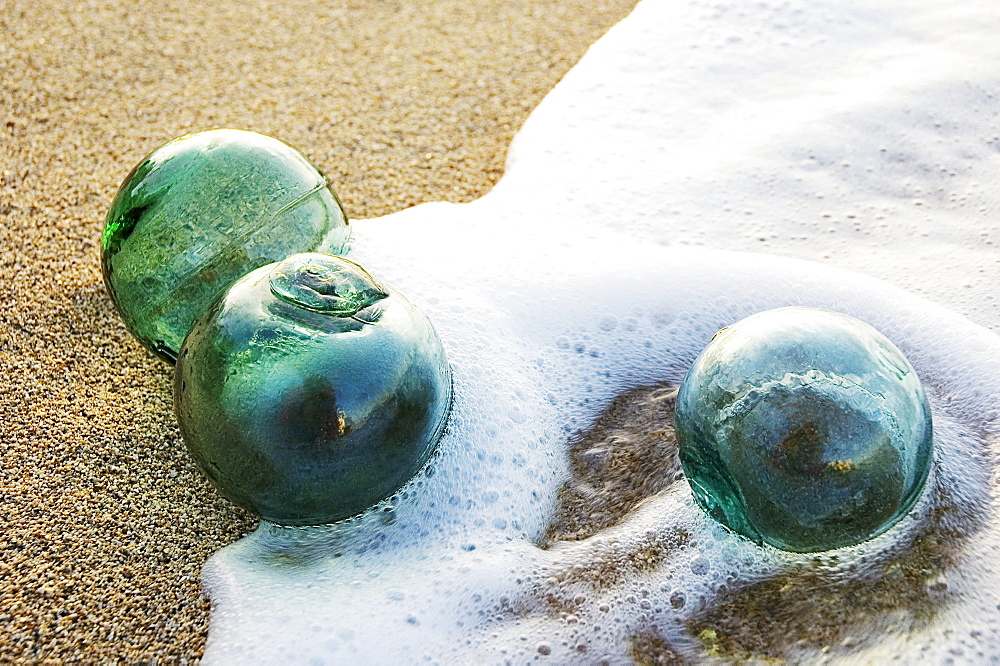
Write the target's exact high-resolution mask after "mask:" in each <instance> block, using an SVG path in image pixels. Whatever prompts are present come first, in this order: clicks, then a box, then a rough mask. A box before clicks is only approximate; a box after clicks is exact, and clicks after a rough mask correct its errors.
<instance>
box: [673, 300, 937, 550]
mask: <svg viewBox="0 0 1000 666" xmlns="http://www.w3.org/2000/svg"><path fill="white" fill-rule="evenodd" d="M675 422H676V426H677V438H678V443H679V446H680V458H681V463H682V465H683V468H684V472H685V474H686V475H687V477H688V480H689V481H690V483H691V488H692V490H693V493H694V497H695V499H696V500H697V502H698V504H699V505H700V506H701V507H702V508H703V509H704V510H705V511H706V512H707V513H708V514H709V515H711V516H712V517H713V518H715V519H716V520H718V521H719V522H721V523H722V524H723V525H726V526H727V527H729V528H731V529H732V530H734V531H736V532H738V533H740V534H742V535H744V536H746V537H748V538H750V539H753V540H754V541H756V542H757V543H761V542H766V543H768V544H770V545H772V546H774V547H776V548H780V549H782V550H787V551H795V552H816V551H824V550H831V549H834V548H840V547H844V546H850V545H854V544H857V543H860V542H862V541H865V540H867V539H870V538H872V537H873V536H876V535H878V534H880V533H882V532H884V531H885V530H887V529H889V528H890V527H891V526H892V525H893V524H895V523H896V522H898V521H899V520H900V519H901V518H902V517H903V516H904V515H905V514H906V513H907V511H909V510H910V509H911V508H912V506H913V504H914V502H916V500H917V498H918V497H919V496H920V492H921V490H922V489H923V487H924V484H925V481H926V479H927V475H928V472H929V469H930V462H931V457H932V440H933V430H932V424H931V413H930V408H929V406H928V403H927V398H926V396H925V394H924V391H923V388H922V387H921V385H920V381H919V379H918V377H917V375H916V373H915V372H914V370H913V367H912V366H911V365H910V363H909V362H908V361H907V360H906V358H905V357H904V356H903V354H902V353H901V352H900V351H899V350H898V349H897V348H896V347H895V346H894V345H893V344H892V343H891V342H890V341H889V340H888V339H886V338H885V337H884V336H883V335H882V334H880V333H879V332H878V331H876V330H875V329H874V328H872V327H870V326H868V325H867V324H865V323H863V322H861V321H859V320H857V319H854V318H852V317H848V316H846V315H842V314H838V313H835V312H829V311H826V310H820V309H815V308H804V307H788V308H779V309H777V310H770V311H767V312H762V313H759V314H756V315H753V316H751V317H748V318H746V319H744V320H742V321H740V322H739V323H736V324H734V325H732V326H729V327H728V328H724V329H722V330H721V331H719V333H717V334H716V336H715V337H714V338H713V339H712V341H711V342H710V343H709V345H708V346H707V347H706V348H705V349H704V350H703V351H702V352H701V354H700V355H699V356H698V358H697V359H696V360H695V362H694V365H693V366H692V367H691V370H690V371H689V372H688V374H687V376H686V377H685V379H684V381H683V382H682V384H681V388H680V392H679V394H678V397H677V406H676V410H675Z"/></svg>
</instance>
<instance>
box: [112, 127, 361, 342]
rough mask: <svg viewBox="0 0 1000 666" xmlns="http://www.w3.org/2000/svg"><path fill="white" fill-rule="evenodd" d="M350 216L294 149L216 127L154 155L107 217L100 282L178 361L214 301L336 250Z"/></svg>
mask: <svg viewBox="0 0 1000 666" xmlns="http://www.w3.org/2000/svg"><path fill="white" fill-rule="evenodd" d="M348 236H349V228H348V226H347V218H346V217H345V216H344V212H343V210H342V208H341V206H340V202H339V201H338V199H337V196H336V195H335V194H334V192H333V190H332V189H331V188H330V187H329V185H328V184H327V181H326V177H325V176H324V175H323V174H322V173H321V172H320V171H319V169H317V168H316V167H315V166H314V165H313V164H312V163H311V162H309V160H307V159H306V158H305V157H304V156H303V155H302V154H301V153H299V152H298V151H297V150H295V149H294V148H291V147H290V146H288V145H286V144H284V143H282V142H281V141H278V140H277V139H272V138H271V137H267V136H263V135H261V134H257V133H255V132H245V131H240V130H229V129H224V130H213V131H209V132H201V133H199V134H192V135H189V136H185V137H181V138H179V139H176V140H174V141H171V142H170V143H167V144H166V145H164V146H162V147H160V148H158V149H157V150H155V151H154V152H153V153H152V154H150V155H149V156H148V157H147V158H146V159H144V160H143V161H142V162H141V163H140V164H139V165H138V166H137V167H136V168H135V169H134V170H133V171H132V173H130V174H129V176H128V177H127V178H126V179H125V182H123V183H122V185H121V188H120V189H119V190H118V194H117V195H116V196H115V199H114V201H113V203H112V204H111V209H110V210H109V211H108V216H107V221H106V223H105V228H104V235H103V238H102V244H101V255H102V262H103V268H104V279H105V282H106V284H107V286H108V290H109V291H110V292H111V296H112V298H113V299H114V301H115V304H116V305H117V307H118V311H119V312H120V313H121V315H122V318H123V319H124V320H125V324H126V325H127V326H128V328H129V330H130V331H131V332H132V333H133V334H134V335H135V336H136V337H137V338H138V339H139V341H140V342H142V344H144V345H145V346H146V347H148V348H149V349H151V350H152V351H153V352H155V353H156V354H158V355H159V356H161V357H162V358H164V359H166V360H168V361H171V362H173V361H174V360H175V359H176V357H177V350H178V349H179V348H180V345H181V342H182V341H183V340H184V336H185V335H186V334H187V332H188V331H189V330H190V329H191V325H192V323H193V322H194V320H195V319H196V318H197V317H199V316H200V315H201V314H202V313H203V312H205V310H207V309H208V306H209V305H210V304H211V303H212V301H213V300H215V298H216V297H217V296H218V295H219V294H220V293H222V291H224V290H225V289H226V287H228V286H229V285H230V284H232V283H233V282H235V281H236V280H237V279H239V278H240V277H242V276H244V275H246V274H247V273H249V272H250V271H251V270H253V269H255V268H258V267H260V266H263V265H265V264H269V263H271V262H274V261H279V260H281V259H284V258H285V257H287V256H289V255H291V254H294V253H296V252H303V251H312V250H322V251H324V252H330V253H332V254H339V253H342V252H343V251H344V249H345V248H346V243H347V240H348Z"/></svg>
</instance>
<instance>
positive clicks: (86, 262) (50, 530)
mask: <svg viewBox="0 0 1000 666" xmlns="http://www.w3.org/2000/svg"><path fill="white" fill-rule="evenodd" d="M633 4H634V2H633V0H604V1H602V2H597V3H579V2H576V1H575V0H552V1H548V2H529V1H528V0H519V1H518V2H513V3H512V2H504V1H502V0H474V1H468V0H461V1H453V0H447V1H440V2H432V1H430V0H428V1H426V2H412V3H402V2H375V1H371V2H347V1H343V2H338V3H336V4H333V3H330V4H326V5H321V4H320V3H310V2H296V1H287V2H282V3H280V4H279V3H269V2H266V1H263V0H260V1H256V2H252V3H241V4H240V6H239V7H236V6H224V7H212V6H211V5H210V4H209V3H195V2H190V1H185V2H175V3H170V4H169V6H168V5H163V4H160V5H149V6H143V7H141V8H139V7H137V8H131V9H126V8H120V7H118V6H117V3H111V2H105V1H101V2H81V3H59V2H52V3H41V4H39V3H28V2H21V1H20V0H13V1H7V0H0V123H2V125H0V234H2V235H3V242H2V243H0V251H2V257H0V265H2V270H3V276H4V278H5V279H4V280H3V286H2V287H0V290H2V301H0V302H2V306H0V371H2V373H3V375H2V376H3V382H4V387H3V388H4V390H3V391H2V392H0V410H2V415H3V426H2V431H0V432H2V438H0V450H2V466H0V473H2V475H3V481H2V486H0V512H2V516H3V528H2V529H0V552H2V554H0V661H3V662H9V661H30V662H35V661H43V660H45V659H57V660H59V659H62V660H70V659H73V660H79V661H83V662H96V661H111V660H117V659H124V660H126V661H144V662H146V661H152V660H154V659H157V660H162V661H167V662H171V663H173V662H183V661H186V660H192V659H196V658H197V657H198V656H200V654H201V651H202V649H203V647H204V641H205V635H206V632H207V620H208V605H207V602H206V601H205V600H204V599H203V598H202V597H201V596H200V594H199V586H198V576H199V572H200V569H201V566H202V564H203V563H204V561H205V559H206V558H207V557H208V556H209V555H210V554H211V553H212V552H214V551H215V550H217V549H218V548H219V547H221V546H223V545H225V544H226V543H230V542H232V541H233V540H235V539H237V538H239V537H240V536H241V535H243V534H245V533H246V532H247V531H248V530H251V529H252V528H253V526H254V524H255V521H254V520H252V519H251V518H250V517H249V516H247V515H245V514H243V513H241V512H239V511H237V510H235V509H234V508H233V507H231V506H230V505H229V504H228V503H226V502H225V501H224V500H222V499H221V498H219V497H218V496H217V495H216V494H215V493H214V491H212V489H211V488H210V487H209V486H208V485H207V483H206V482H204V481H203V480H202V478H201V476H200V474H199V473H198V472H197V470H196V469H195V468H194V466H193V464H192V463H191V462H190V461H189V460H188V458H187V456H186V453H185V452H184V450H183V445H182V443H181V441H180V439H179V435H178V432H177V429H176V427H175V425H174V421H173V415H172V410H171V396H170V381H171V377H170V368H168V367H167V366H166V365H164V364H162V363H161V362H159V361H157V360H156V359H155V358H153V357H152V355H151V354H149V353H147V352H145V351H144V350H143V349H142V348H141V347H140V346H139V345H138V343H136V342H135V341H134V340H132V339H131V337H130V336H129V335H128V334H127V332H126V331H125V329H124V326H123V325H122V324H121V322H120V320H119V319H118V317H117V315H116V313H115V312H114V310H113V308H112V306H111V303H110V300H109V299H108V297H107V295H106V294H105V291H104V287H103V284H102V283H101V276H100V268H99V260H98V241H99V234H100V229H101V227H102V224H103V218H104V214H105V211H106V210H107V206H108V204H109V203H110V201H111V198H112V196H113V195H114V192H115V190H116V188H117V187H118V184H119V183H120V182H121V180H122V178H124V176H125V175H126V174H127V173H128V171H129V170H130V169H131V168H132V166H133V165H134V164H135V163H136V162H137V161H138V160H140V159H141V158H142V157H143V156H144V155H145V154H146V153H148V152H149V151H150V150H152V149H153V148H155V147H156V146H158V145H159V144H161V143H163V142H164V141H166V140H168V139H170V138H172V137H174V136H178V135H180V134H184V133H186V132H190V131H195V130H201V129H209V128H213V127H240V128H245V129H252V130H256V131H260V132H264V133H267V134H272V135H274V136H277V137H279V138H281V139H283V140H284V141H286V142H288V143H291V144H292V145H294V146H296V147H298V148H299V149H300V150H302V151H303V152H304V153H305V154H306V155H308V156H309V157H310V158H311V159H312V160H313V161H314V162H316V163H317V164H318V165H319V166H320V167H321V168H322V169H323V170H324V171H325V172H326V173H327V175H328V176H329V178H330V180H331V182H332V183H333V184H334V186H335V188H336V190H337V192H338V194H339V195H340V196H341V199H342V200H343V203H344V205H345V208H346V209H347V212H348V215H349V216H350V217H351V218H352V219H362V218H368V217H375V216H378V215H383V214H386V213H390V212H393V211H396V210H399V209H402V208H406V207H408V206H412V205H414V204H417V203H420V202H424V201H440V200H447V201H454V202H461V201H470V200H472V199H475V198H477V197H479V196H481V195H482V194H483V193H485V192H486V191H487V190H488V189H489V188H490V187H491V186H492V184H493V183H495V182H496V180H497V179H498V178H499V176H500V174H501V172H502V168H503V160H504V157H505V152H506V148H507V145H508V144H509V142H510V139H511V138H512V136H513V134H514V132H515V131H516V130H517V128H518V127H519V126H520V124H521V123H522V122H523V120H524V119H525V118H526V117H527V114H528V113H529V112H530V110H531V109H532V108H534V106H535V105H536V104H537V103H538V102H539V101H540V100H541V98H542V97H543V96H544V95H545V93H546V92H548V90H550V89H551V87H552V86H553V85H554V84H555V82H556V81H558V79H559V78H560V77H561V76H562V75H563V74H564V73H565V72H566V71H567V70H568V69H569V68H570V67H571V66H572V65H573V64H574V63H575V62H576V60H577V59H578V58H579V57H580V56H581V55H582V54H583V52H584V51H585V49H586V48H587V46H589V45H590V44H591V43H593V42H594V41H595V40H596V39H597V38H598V37H599V36H600V35H601V34H602V33H603V32H604V31H605V30H607V28H608V27H610V26H611V25H613V24H614V23H615V22H617V21H618V20H620V19H621V18H623V17H624V16H625V15H626V14H627V13H628V11H629V9H630V8H631V7H632V5H633Z"/></svg>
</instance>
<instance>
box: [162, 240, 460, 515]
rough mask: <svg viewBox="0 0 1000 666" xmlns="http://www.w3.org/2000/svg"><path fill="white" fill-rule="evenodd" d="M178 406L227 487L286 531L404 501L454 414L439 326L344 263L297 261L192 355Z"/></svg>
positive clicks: (262, 278) (216, 308)
mask: <svg viewBox="0 0 1000 666" xmlns="http://www.w3.org/2000/svg"><path fill="white" fill-rule="evenodd" d="M174 377H175V380H174V405H175V411H176V414H177V420H178V422H179V423H180V427H181V432H182V434H183V436H184V441H185V442H186V444H187V446H188V449H189V450H190V452H191V455H192V456H193V457H194V459H195V461H196V462H197V463H198V465H199V466H200V467H201V469H202V470H203V471H204V473H205V474H206V476H207V477H208V478H209V479H210V480H211V481H212V483H213V484H214V485H215V486H216V487H217V488H218V490H219V491H220V492H221V493H222V494H223V495H224V496H225V497H227V498H229V499H230V500H232V501H233V502H235V503H237V504H239V505H241V506H244V507H246V508H248V509H250V510H251V511H253V512H255V513H257V514H258V515H260V516H262V517H263V518H265V519H267V520H269V521H272V522H275V523H280V524H285V525H313V524H321V523H329V522H333V521H336V520H339V519H341V518H345V517H348V516H351V515H354V514H357V513H359V512H361V511H363V510H364V509H366V508H368V507H370V506H372V505H373V504H375V503H377V502H378V501H380V500H382V499H384V498H386V497H389V496H391V495H392V494H393V493H394V492H396V490H398V489H399V488H400V487H401V486H402V485H403V484H404V483H406V481H407V480H409V479H410V478H411V477H412V476H413V475H414V474H415V473H416V472H417V471H419V469H420V468H421V467H422V465H423V464H424V463H425V461H426V460H427V458H428V456H430V454H431V452H432V451H433V449H434V447H435V445H436V443H437V441H438V439H439V438H440V436H441V434H442V432H443V430H444V427H445V423H446V421H447V416H448V412H449V410H450V405H451V371H450V369H449V367H448V362H447V359H446V358H445V352H444V348H443V347H442V345H441V341H440V339H439V338H438V336H437V333H436V332H435V330H434V328H433V326H432V325H431V323H430V321H429V320H428V319H427V317H426V316H424V315H423V314H422V313H421V312H420V311H419V310H418V309H417V308H416V307H415V306H414V305H412V304H411V303H410V302H408V301H407V300H406V299H405V298H404V297H403V296H402V295H400V294H399V293H398V292H396V291H394V290H393V289H392V288H391V287H389V286H387V285H385V284H383V283H381V282H379V281H377V280H376V279H375V278H374V277H372V276H371V275H370V274H369V273H368V272H367V271H365V270H364V269H363V268H362V267H361V266H359V265H357V264H355V263H353V262H351V261H348V260H346V259H343V258H340V257H332V256H326V255H321V254H315V253H304V254H297V255H293V256H291V257H288V258H287V259H285V260H283V261H280V262H277V263H273V264H269V265H267V266H263V267H261V268H258V269H257V270H255V271H253V272H251V273H250V274H248V275H246V276H245V277H243V278H242V279H240V280H239V281H237V282H236V283H235V284H234V285H233V286H232V287H231V288H230V289H229V290H228V291H227V292H226V293H225V294H224V295H223V296H222V297H221V298H220V299H219V300H217V301H216V302H215V304H214V305H213V306H212V307H211V308H210V309H209V310H208V312H206V313H205V314H204V315H203V316H201V317H200V318H199V319H198V320H197V322H196V324H195V326H194V327H193V329H192V330H191V332H190V334H188V336H187V338H186V339H185V341H184V344H183V346H182V347H181V350H180V354H179V356H178V359H177V367H176V370H175V375H174Z"/></svg>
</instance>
